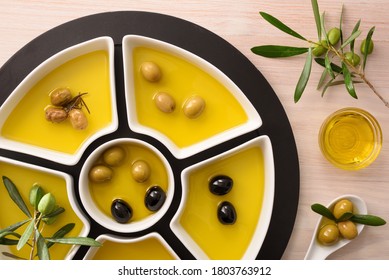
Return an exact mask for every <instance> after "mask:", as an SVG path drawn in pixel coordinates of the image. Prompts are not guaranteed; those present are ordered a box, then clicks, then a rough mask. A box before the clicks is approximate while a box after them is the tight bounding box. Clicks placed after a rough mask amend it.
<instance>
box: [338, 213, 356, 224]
mask: <svg viewBox="0 0 389 280" xmlns="http://www.w3.org/2000/svg"><path fill="white" fill-rule="evenodd" d="M352 216H354V214H353V213H352V212H346V213H343V215H342V216H340V217H339V218H338V219H336V222H337V223H338V222H344V221H347V220H349V219H350V218H351V217H352Z"/></svg>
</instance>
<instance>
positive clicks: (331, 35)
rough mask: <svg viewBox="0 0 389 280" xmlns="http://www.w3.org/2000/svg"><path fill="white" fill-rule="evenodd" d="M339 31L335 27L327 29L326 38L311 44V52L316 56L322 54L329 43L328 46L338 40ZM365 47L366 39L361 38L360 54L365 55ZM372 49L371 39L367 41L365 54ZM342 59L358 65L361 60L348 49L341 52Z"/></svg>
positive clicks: (336, 42)
mask: <svg viewBox="0 0 389 280" xmlns="http://www.w3.org/2000/svg"><path fill="white" fill-rule="evenodd" d="M340 36H341V31H340V29H339V28H337V27H333V28H331V29H330V31H328V33H327V39H328V41H327V40H321V41H320V42H317V43H315V44H313V46H312V54H313V55H314V56H316V57H320V56H323V55H324V54H325V53H326V52H327V51H328V50H329V45H330V46H336V45H337V44H338V43H339V41H340ZM365 48H366V39H363V41H362V43H361V46H360V52H361V54H362V55H365ZM373 49H374V42H373V40H370V41H369V46H368V47H367V54H371V53H372V52H373ZM343 56H344V59H345V60H346V61H347V62H348V63H349V64H350V65H352V66H354V67H355V66H358V65H359V64H360V62H361V57H360V56H359V55H358V54H356V53H355V52H354V51H348V52H345V53H343Z"/></svg>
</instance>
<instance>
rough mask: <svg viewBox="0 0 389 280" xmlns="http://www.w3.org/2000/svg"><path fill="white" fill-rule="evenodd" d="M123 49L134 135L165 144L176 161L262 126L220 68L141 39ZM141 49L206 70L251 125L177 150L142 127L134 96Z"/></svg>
mask: <svg viewBox="0 0 389 280" xmlns="http://www.w3.org/2000/svg"><path fill="white" fill-rule="evenodd" d="M122 46H123V60H124V77H125V78H124V84H125V90H126V103H127V110H128V112H127V113H128V122H129V125H130V127H131V128H132V129H133V130H134V131H136V132H139V133H142V134H147V135H151V136H153V137H155V138H156V139H158V140H159V141H161V142H162V143H164V144H165V145H166V146H167V148H168V149H169V150H170V151H171V152H172V154H173V155H174V156H175V157H176V158H178V159H182V158H186V157H189V156H191V155H194V154H196V153H198V152H200V151H203V150H206V149H207V148H211V147H213V146H215V145H218V144H220V143H222V142H224V141H227V140H230V139H232V138H235V137H237V136H239V135H242V134H244V133H247V132H249V131H252V130H255V129H257V128H259V127H260V126H261V125H262V120H261V118H260V116H259V114H258V112H257V111H256V110H255V108H254V107H253V105H252V104H251V103H250V101H249V100H248V99H247V97H246V96H245V95H244V93H243V92H242V91H241V90H240V89H239V87H238V86H237V85H236V84H235V83H233V82H232V81H231V80H230V79H229V78H228V77H227V76H226V75H225V74H224V73H223V72H221V71H220V70H219V69H218V68H216V67H215V66H213V65H212V64H210V63H209V62H207V61H206V60H204V59H202V58H200V57H198V56H196V55H194V54H192V53H190V52H188V51H186V50H184V49H182V48H179V47H177V46H174V45H172V44H169V43H166V42H163V41H159V40H156V39H151V38H148V37H143V36H138V35H127V36H125V37H124V38H123V43H122ZM137 47H148V48H152V49H156V50H160V51H163V52H166V53H169V54H172V55H174V56H176V57H179V58H181V59H183V60H185V61H187V62H190V63H192V64H193V65H195V66H197V67H198V68H200V69H202V70H203V71H205V72H206V73H208V74H210V75H211V76H212V77H214V78H215V79H216V80H218V81H219V82H220V83H221V84H223V85H224V86H225V87H226V88H227V89H228V90H229V91H230V92H231V93H232V94H233V96H234V97H235V98H236V100H237V101H238V102H239V103H240V105H241V106H242V107H243V108H244V110H245V112H246V114H247V116H248V121H247V122H246V123H243V124H242V125H239V126H236V127H233V128H231V129H229V130H226V131H224V132H221V133H219V134H216V135H214V136H212V137H209V138H207V139H205V140H203V141H201V142H198V143H196V144H193V145H191V146H188V147H184V148H179V147H177V146H176V145H175V143H173V141H172V140H170V139H169V138H168V137H167V136H165V135H164V134H162V133H161V132H159V131H157V130H155V129H152V128H150V127H147V126H144V125H142V124H141V123H139V121H138V117H137V108H136V105H135V104H136V102H135V92H134V91H135V89H134V68H133V58H132V54H133V50H134V49H135V48H137Z"/></svg>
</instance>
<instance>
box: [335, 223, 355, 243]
mask: <svg viewBox="0 0 389 280" xmlns="http://www.w3.org/2000/svg"><path fill="white" fill-rule="evenodd" d="M338 229H339V232H340V234H341V235H342V236H343V237H344V238H346V239H354V238H355V237H357V235H358V230H357V226H356V225H355V224H354V223H353V222H352V221H350V220H347V221H344V222H339V223H338Z"/></svg>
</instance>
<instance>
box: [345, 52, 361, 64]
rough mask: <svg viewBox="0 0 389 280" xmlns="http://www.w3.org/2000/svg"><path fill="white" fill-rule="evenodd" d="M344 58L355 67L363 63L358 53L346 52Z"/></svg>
mask: <svg viewBox="0 0 389 280" xmlns="http://www.w3.org/2000/svg"><path fill="white" fill-rule="evenodd" d="M344 57H345V59H346V60H347V61H348V62H350V63H351V64H352V65H353V66H357V65H359V63H360V62H361V58H360V57H359V55H357V54H356V53H352V52H346V53H345V54H344Z"/></svg>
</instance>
